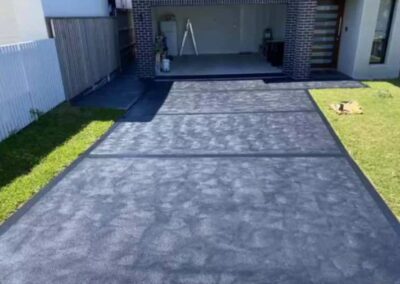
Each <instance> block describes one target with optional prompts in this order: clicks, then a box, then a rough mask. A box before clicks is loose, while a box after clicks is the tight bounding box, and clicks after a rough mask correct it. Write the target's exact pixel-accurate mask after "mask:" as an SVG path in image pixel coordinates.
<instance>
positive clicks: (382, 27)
mask: <svg viewBox="0 0 400 284" xmlns="http://www.w3.org/2000/svg"><path fill="white" fill-rule="evenodd" d="M395 2H396V0H381V4H380V7H379V12H378V21H377V23H376V28H375V36H374V42H373V45H372V52H371V58H370V61H369V62H370V63H371V64H382V63H384V62H385V57H386V50H387V46H388V42H389V35H390V28H391V26H392V19H393V13H394V8H395Z"/></svg>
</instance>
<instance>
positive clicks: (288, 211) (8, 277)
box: [0, 81, 400, 284]
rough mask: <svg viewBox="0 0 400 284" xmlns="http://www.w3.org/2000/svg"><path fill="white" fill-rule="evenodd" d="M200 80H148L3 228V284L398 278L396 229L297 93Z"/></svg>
mask: <svg viewBox="0 0 400 284" xmlns="http://www.w3.org/2000/svg"><path fill="white" fill-rule="evenodd" d="M199 84H200V83H193V84H192V85H191V84H190V83H184V85H185V86H187V89H186V91H185V90H184V87H183V86H182V84H180V83H178V84H176V85H175V86H173V87H172V89H171V90H170V92H169V93H168V92H167V93H166V94H161V91H162V90H164V91H165V90H166V88H165V86H162V87H160V86H155V87H154V89H153V91H150V92H149V93H148V94H147V97H146V96H145V97H144V98H143V99H142V100H141V102H139V103H138V104H137V105H136V106H135V107H133V108H132V109H131V111H130V113H129V114H128V115H127V116H126V118H125V119H124V120H123V121H121V122H120V123H119V125H118V126H117V127H116V128H115V129H114V130H113V132H112V133H111V134H110V135H109V136H108V137H107V138H106V139H105V140H104V141H103V142H102V143H100V144H99V145H98V146H97V147H96V148H95V149H94V150H93V151H92V152H90V154H89V155H88V156H87V157H86V158H84V159H83V160H82V161H81V162H79V163H78V164H77V165H76V166H75V167H74V168H73V169H72V170H70V171H69V172H68V173H67V175H66V176H64V177H63V178H62V179H61V180H60V181H59V182H58V183H57V184H55V185H54V187H53V188H52V189H51V190H50V191H49V192H47V193H46V194H45V195H44V196H42V198H40V200H39V201H38V202H37V203H35V204H34V205H33V206H32V207H31V208H30V209H29V210H28V211H27V212H26V213H25V214H23V215H22V216H21V217H20V218H19V219H17V220H16V221H14V223H13V224H8V225H9V226H7V227H5V226H3V227H2V228H0V256H1V257H0V283H240V284H242V283H296V284H298V283H300V284H301V283H363V284H364V283H400V269H399V267H400V242H399V240H400V238H399V236H398V234H397V233H396V231H395V228H397V227H396V226H398V223H396V224H394V223H393V222H391V221H390V219H388V218H387V216H385V215H384V214H383V212H382V210H381V207H380V206H378V203H377V201H376V199H374V198H373V197H372V196H371V194H370V193H369V192H368V190H367V188H366V186H365V184H364V183H363V182H362V181H361V179H360V177H359V175H357V173H356V172H355V171H354V170H353V167H351V165H350V163H349V160H348V158H347V157H346V156H345V155H344V153H343V152H342V151H341V148H340V147H339V146H338V145H337V144H336V142H335V140H334V139H333V137H332V136H331V135H330V133H329V131H328V129H327V127H326V126H325V125H324V123H323V121H322V119H321V118H320V117H319V114H318V113H317V112H316V110H315V108H314V106H313V104H311V101H310V99H309V97H308V96H307V95H306V93H305V90H302V89H301V87H299V88H300V89H299V90H297V91H295V92H288V91H287V90H285V88H282V90H280V91H279V92H276V91H275V90H274V91H268V88H269V86H268V85H265V88H266V89H265V90H264V91H260V86H262V84H264V83H263V82H259V81H257V82H251V81H248V82H243V84H244V85H246V86H247V88H248V91H247V92H243V90H242V89H243V86H241V85H240V83H239V82H235V83H234V85H235V84H236V86H237V87H238V90H237V91H235V90H234V89H232V90H230V91H229V93H228V92H226V90H222V91H220V90H217V91H215V90H214V91H215V93H214V94H215V98H211V97H212V94H213V91H212V90H209V91H206V92H202V91H199V90H198V88H197V89H196V90H194V89H193V88H192V87H191V86H193V85H199ZM205 84H206V85H207V84H208V83H205ZM212 84H213V85H214V87H215V86H217V87H216V88H215V89H218V88H220V87H218V86H220V85H224V86H227V85H229V82H224V83H220V85H219V84H218V83H215V82H213V83H212ZM252 84H253V86H256V87H255V88H251V87H250V86H251V85H252ZM346 84H350V83H346ZM346 84H345V85H346ZM346 86H347V85H346ZM176 87H179V88H180V90H179V91H178V90H177V88H176ZM221 88H222V87H221ZM221 88H220V89H221ZM230 88H232V86H230ZM287 89H290V88H287ZM167 90H168V88H167ZM239 93H240V94H241V95H239ZM184 94H186V95H187V98H188V100H190V102H184V99H183V95H184ZM221 94H222V96H220V98H221V99H222V100H223V101H225V102H226V105H225V104H224V103H223V101H220V100H218V99H217V97H218V95H221ZM229 94H231V95H232V97H229ZM279 94H281V96H280V99H281V103H278V102H279ZM294 94H297V95H298V96H299V98H301V100H299V99H298V98H297V97H296V98H294V100H296V101H299V103H298V104H296V105H297V108H296V106H295V105H293V104H290V100H286V98H288V97H290V96H292V95H294ZM174 96H176V97H174ZM241 96H244V97H246V98H247V99H246V100H241V99H240V97H241ZM199 98H202V99H199ZM203 100H204V101H203ZM209 102H210V103H209ZM235 102H237V104H240V106H239V105H236V103H235ZM259 106H260V107H259ZM284 106H287V108H285V107H284ZM258 107H259V108H258ZM253 108H256V110H254V109H253ZM257 108H258V109H257ZM155 110H157V111H156V113H155ZM274 111H276V112H274ZM207 113H208V114H207Z"/></svg>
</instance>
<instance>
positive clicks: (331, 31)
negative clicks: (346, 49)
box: [311, 0, 344, 68]
mask: <svg viewBox="0 0 400 284" xmlns="http://www.w3.org/2000/svg"><path fill="white" fill-rule="evenodd" d="M343 11H344V0H318V6H317V11H316V15H315V17H316V18H315V28H314V39H313V48H312V57H311V64H312V67H313V68H335V67H336V65H337V58H338V53H339V44H340V33H341V28H342V27H341V26H342V21H343Z"/></svg>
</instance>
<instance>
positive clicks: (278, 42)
mask: <svg viewBox="0 0 400 284" xmlns="http://www.w3.org/2000/svg"><path fill="white" fill-rule="evenodd" d="M286 15H287V5H286V4H264V5H224V6H218V5H215V6H170V7H168V6H161V7H152V25H153V27H152V30H153V38H154V39H155V52H154V56H155V61H154V62H155V74H156V76H157V77H183V76H185V77H186V76H199V77H207V76H208V77H209V76H224V75H227V76H234V75H237V76H257V75H259V76H265V75H271V76H273V75H279V74H282V64H283V54H284V46H285V44H284V39H285V33H286V22H287V21H286ZM185 33H187V36H186V40H185V41H184V37H185Z"/></svg>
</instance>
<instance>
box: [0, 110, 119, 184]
mask: <svg viewBox="0 0 400 284" xmlns="http://www.w3.org/2000/svg"><path fill="white" fill-rule="evenodd" d="M120 115H121V112H120V111H115V110H106V109H88V108H77V107H71V106H70V105H68V104H62V105H60V106H59V107H57V108H55V109H54V110H52V111H50V112H49V113H47V114H45V115H44V116H42V117H41V118H40V119H39V120H38V121H36V122H34V123H32V124H31V125H29V126H28V127H26V128H25V129H23V130H22V131H20V132H19V133H17V134H15V135H13V136H11V137H9V138H8V139H6V140H4V141H2V142H1V143H0V191H1V189H2V188H3V187H4V186H6V185H8V184H10V183H11V182H13V181H14V180H15V179H16V178H18V177H20V176H23V175H26V174H28V173H29V172H30V171H31V170H32V169H33V168H34V167H35V166H36V165H38V164H39V163H41V161H42V160H43V159H44V158H46V156H48V155H49V154H50V153H51V152H52V151H54V150H55V149H56V148H57V147H59V146H61V145H63V144H64V143H65V142H67V141H68V140H69V139H71V138H72V137H73V136H75V135H76V134H77V133H79V132H81V131H82V129H84V128H85V127H86V126H87V125H89V124H90V123H91V122H93V121H113V120H115V119H116V118H118V117H119V116H120Z"/></svg>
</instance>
